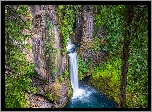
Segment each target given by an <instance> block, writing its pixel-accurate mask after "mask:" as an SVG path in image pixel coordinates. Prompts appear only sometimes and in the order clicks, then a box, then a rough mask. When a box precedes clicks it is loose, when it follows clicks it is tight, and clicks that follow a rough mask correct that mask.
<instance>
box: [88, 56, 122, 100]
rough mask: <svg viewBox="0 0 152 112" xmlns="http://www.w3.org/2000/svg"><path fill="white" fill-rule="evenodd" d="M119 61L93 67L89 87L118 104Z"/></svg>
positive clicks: (110, 61) (109, 61) (112, 60)
mask: <svg viewBox="0 0 152 112" xmlns="http://www.w3.org/2000/svg"><path fill="white" fill-rule="evenodd" d="M120 65H121V60H120V59H117V60H114V59H111V60H108V62H106V63H105V64H99V66H96V67H94V69H93V70H92V71H93V74H92V76H91V78H90V81H89V85H92V86H94V87H95V88H96V89H97V90H98V91H99V92H101V93H104V94H105V95H107V96H108V97H109V98H110V99H112V100H114V101H115V102H117V103H119V92H120V90H119V86H120V73H121V71H120V67H121V66H120Z"/></svg>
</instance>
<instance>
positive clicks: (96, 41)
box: [93, 38, 100, 53]
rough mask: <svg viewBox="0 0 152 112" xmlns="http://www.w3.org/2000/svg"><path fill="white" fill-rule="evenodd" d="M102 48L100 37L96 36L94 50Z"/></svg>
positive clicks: (97, 50)
mask: <svg viewBox="0 0 152 112" xmlns="http://www.w3.org/2000/svg"><path fill="white" fill-rule="evenodd" d="M99 50H100V39H99V38H95V40H94V46H93V51H94V52H95V53H97V52H99Z"/></svg>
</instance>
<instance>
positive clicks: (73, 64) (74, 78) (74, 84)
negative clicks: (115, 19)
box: [68, 52, 79, 91]
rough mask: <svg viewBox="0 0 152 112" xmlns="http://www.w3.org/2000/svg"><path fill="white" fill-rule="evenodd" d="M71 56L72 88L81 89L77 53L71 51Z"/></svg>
mask: <svg viewBox="0 0 152 112" xmlns="http://www.w3.org/2000/svg"><path fill="white" fill-rule="evenodd" d="M68 56H69V71H70V79H71V84H72V88H73V90H74V91H76V90H78V89H79V84H78V64H77V53H76V52H74V53H70V54H68Z"/></svg>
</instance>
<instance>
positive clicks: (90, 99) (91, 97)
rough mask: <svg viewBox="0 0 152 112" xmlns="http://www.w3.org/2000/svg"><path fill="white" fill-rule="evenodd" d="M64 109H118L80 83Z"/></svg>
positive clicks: (103, 96)
mask: <svg viewBox="0 0 152 112" xmlns="http://www.w3.org/2000/svg"><path fill="white" fill-rule="evenodd" d="M64 108H118V105H117V104H116V103H114V102H113V101H112V100H110V99H109V98H107V97H106V96H105V95H104V94H101V93H99V92H98V91H96V90H95V89H93V88H92V87H90V86H88V85H86V84H83V83H80V84H79V89H78V90H77V91H75V92H73V95H72V97H71V99H70V101H69V102H68V103H67V105H66V106H65V107H64Z"/></svg>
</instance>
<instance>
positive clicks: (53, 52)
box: [44, 20, 59, 77]
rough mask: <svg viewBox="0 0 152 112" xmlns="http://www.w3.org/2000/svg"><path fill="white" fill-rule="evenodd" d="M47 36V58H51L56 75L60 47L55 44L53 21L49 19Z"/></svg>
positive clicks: (53, 71)
mask: <svg viewBox="0 0 152 112" xmlns="http://www.w3.org/2000/svg"><path fill="white" fill-rule="evenodd" d="M46 22H47V30H46V33H47V37H46V41H45V44H44V50H45V55H46V58H48V59H51V62H50V63H49V67H50V68H51V73H52V76H53V77H54V76H55V73H57V71H58V68H57V67H56V63H57V56H58V53H59V52H58V49H57V48H55V47H54V45H55V41H54V40H55V39H54V33H53V25H52V23H51V22H50V21H49V20H47V21H46Z"/></svg>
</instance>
